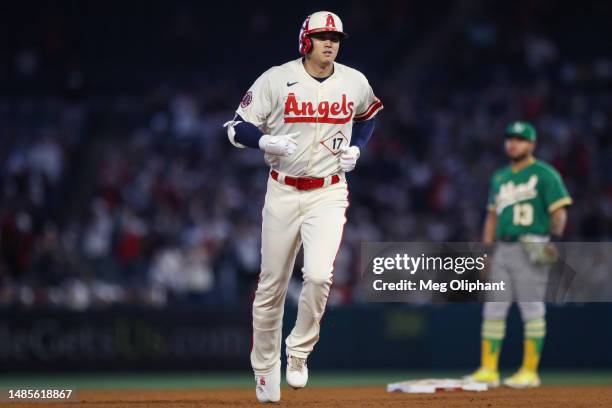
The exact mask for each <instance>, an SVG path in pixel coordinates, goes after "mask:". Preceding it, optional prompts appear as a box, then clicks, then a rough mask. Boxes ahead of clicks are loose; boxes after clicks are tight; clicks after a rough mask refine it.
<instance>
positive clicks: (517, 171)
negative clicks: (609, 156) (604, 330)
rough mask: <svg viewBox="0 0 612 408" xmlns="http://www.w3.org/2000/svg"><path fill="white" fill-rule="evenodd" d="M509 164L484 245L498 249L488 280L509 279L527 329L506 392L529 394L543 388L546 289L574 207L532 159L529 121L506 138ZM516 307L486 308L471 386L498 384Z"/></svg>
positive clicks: (495, 181)
mask: <svg viewBox="0 0 612 408" xmlns="http://www.w3.org/2000/svg"><path fill="white" fill-rule="evenodd" d="M505 136H506V141H505V149H506V154H507V155H508V157H509V158H510V165H508V166H506V167H503V168H501V169H499V170H498V171H496V172H495V173H494V174H493V177H492V178H491V184H490V190H489V199H488V211H487V218H486V222H485V226H484V231H483V242H484V244H485V245H493V243H494V242H495V253H494V254H493V257H492V261H491V265H490V269H489V274H490V276H489V278H490V279H491V280H492V281H500V280H504V281H505V282H506V287H507V288H508V290H507V291H506V294H505V295H504V300H512V301H516V302H517V303H518V306H519V308H520V311H521V318H522V320H523V324H524V349H523V364H522V366H521V368H520V369H519V370H518V372H517V373H515V374H514V375H513V376H511V377H509V378H507V379H505V380H504V385H506V386H509V387H513V388H530V387H537V386H539V385H540V379H539V376H538V372H537V369H538V364H539V361H540V354H541V352H542V345H543V343H544V336H545V334H546V321H545V304H544V302H543V300H544V298H545V295H546V285H547V282H548V275H549V271H550V264H551V263H552V262H554V259H555V256H556V248H555V247H554V244H552V243H551V241H552V242H554V241H558V240H560V239H561V237H562V235H563V230H564V229H565V224H566V221H567V211H566V207H567V206H568V205H570V204H571V203H572V199H571V198H570V196H569V194H568V192H567V190H566V188H565V185H564V184H563V180H562V179H561V177H560V175H559V173H558V172H557V171H556V170H555V169H554V168H553V167H552V166H551V165H549V164H547V163H545V162H543V161H541V160H537V159H535V158H534V156H533V151H534V149H535V143H536V131H535V129H534V127H533V126H532V125H531V124H530V123H528V122H512V123H510V124H509V125H508V127H507V128H506V132H505ZM510 305H511V302H510V301H503V302H499V301H487V302H485V304H484V308H483V322H482V332H481V335H482V349H481V353H482V356H481V365H480V368H479V369H478V370H477V371H476V372H475V373H473V374H472V375H470V376H468V379H470V380H474V381H478V382H484V383H487V384H489V385H490V386H498V385H499V371H498V361H499V354H500V351H501V344H502V341H503V339H504V335H505V329H506V316H507V314H508V310H509V308H510Z"/></svg>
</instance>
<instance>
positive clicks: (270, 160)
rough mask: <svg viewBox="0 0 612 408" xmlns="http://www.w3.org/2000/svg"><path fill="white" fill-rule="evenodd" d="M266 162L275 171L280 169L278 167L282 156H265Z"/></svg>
mask: <svg viewBox="0 0 612 408" xmlns="http://www.w3.org/2000/svg"><path fill="white" fill-rule="evenodd" d="M264 161H265V162H266V164H267V165H268V167H270V168H272V169H273V168H275V167H278V165H279V164H280V156H277V155H275V154H268V153H266V154H264Z"/></svg>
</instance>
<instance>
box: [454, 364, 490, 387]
mask: <svg viewBox="0 0 612 408" xmlns="http://www.w3.org/2000/svg"><path fill="white" fill-rule="evenodd" d="M463 379H464V380H466V381H474V382H478V383H483V384H487V385H488V386H489V387H499V371H493V370H489V369H488V368H483V367H480V368H479V369H478V370H476V372H474V373H473V374H471V375H468V376H465V377H463Z"/></svg>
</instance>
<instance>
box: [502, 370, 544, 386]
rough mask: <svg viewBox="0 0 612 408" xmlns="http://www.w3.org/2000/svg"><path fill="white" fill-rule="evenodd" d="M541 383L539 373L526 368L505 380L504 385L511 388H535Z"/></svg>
mask: <svg viewBox="0 0 612 408" xmlns="http://www.w3.org/2000/svg"><path fill="white" fill-rule="evenodd" d="M541 383H542V382H541V381H540V377H539V376H538V373H536V372H535V371H531V370H526V369H524V368H521V369H520V370H518V371H517V372H516V373H515V374H514V375H513V376H511V377H508V378H506V379H505V380H504V385H505V386H506V387H510V388H535V387H539V386H540V384H541Z"/></svg>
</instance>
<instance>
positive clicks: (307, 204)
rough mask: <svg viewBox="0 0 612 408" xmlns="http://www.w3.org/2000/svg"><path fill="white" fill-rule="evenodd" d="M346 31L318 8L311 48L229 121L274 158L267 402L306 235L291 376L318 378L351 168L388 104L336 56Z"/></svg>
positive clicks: (265, 293) (256, 333)
mask: <svg viewBox="0 0 612 408" xmlns="http://www.w3.org/2000/svg"><path fill="white" fill-rule="evenodd" d="M346 37H347V35H346V33H344V31H343V26H342V21H341V20H340V18H339V17H338V16H337V15H336V14H334V13H331V12H327V11H320V12H317V13H314V14H312V15H310V16H308V17H307V18H306V20H305V21H304V23H303V25H302V28H301V30H300V35H299V50H300V54H302V57H300V58H299V59H296V60H294V61H289V62H287V63H285V64H283V65H280V66H275V67H272V68H270V69H269V70H268V71H266V72H264V73H263V75H261V76H260V77H259V78H258V79H257V80H256V81H255V83H254V84H253V85H252V86H251V88H250V89H249V90H248V91H247V92H246V94H245V95H244V97H243V98H242V101H241V102H240V106H239V107H238V109H237V110H236V116H235V117H234V119H233V120H232V121H230V122H227V123H226V124H225V126H226V127H227V133H228V138H229V140H230V142H231V143H232V144H233V145H234V146H236V147H239V148H244V147H252V148H258V149H260V150H263V151H264V153H265V155H264V157H265V161H266V163H267V164H268V165H269V166H270V167H271V171H270V177H269V179H268V186H267V193H266V197H265V204H264V208H263V212H262V218H263V224H262V234H261V235H262V248H261V256H262V260H261V273H260V276H259V284H258V286H257V291H256V293H255V301H254V303H253V349H252V351H251V365H252V366H253V371H254V373H255V383H256V395H257V399H258V400H259V401H260V402H276V401H279V400H280V367H281V359H280V355H281V353H280V351H281V333H282V330H281V326H282V320H283V311H284V303H285V295H286V293H287V285H288V283H289V279H290V277H291V274H292V271H293V266H294V262H295V257H296V255H297V253H298V250H299V249H300V246H301V245H303V246H304V267H303V269H302V272H303V286H302V292H301V295H300V299H299V304H298V313H297V320H296V323H295V327H294V328H293V330H292V332H291V334H290V335H289V337H287V339H286V342H285V344H286V355H287V369H286V380H287V383H288V384H289V385H290V386H292V387H294V388H301V387H304V386H305V385H306V382H307V381H308V368H307V365H306V359H307V358H308V355H309V354H310V353H311V352H312V350H313V347H314V345H315V344H316V342H317V340H318V339H319V328H320V327H319V323H320V320H321V318H322V316H323V312H324V310H325V305H326V302H327V297H328V295H329V291H330V287H331V284H332V275H333V269H334V259H335V257H336V254H337V252H338V249H339V246H340V241H341V238H342V231H343V228H344V223H345V222H346V218H345V212H346V209H347V207H348V190H347V182H346V178H345V173H347V172H349V171H351V170H353V169H354V168H355V165H356V163H357V160H358V159H359V156H360V149H361V148H363V147H364V146H365V144H366V143H367V141H368V140H369V138H370V137H371V135H372V131H373V129H374V116H375V115H376V113H377V112H378V111H380V110H381V109H382V103H381V102H380V100H379V99H378V98H377V97H376V96H375V95H374V92H373V91H372V88H371V87H370V85H369V83H368V81H367V79H366V77H365V76H364V75H363V74H361V73H360V72H358V71H357V70H355V69H352V68H349V67H347V66H345V65H342V64H339V63H337V62H335V59H336V56H337V54H338V49H339V47H340V41H341V40H343V39H344V38H346Z"/></svg>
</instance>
